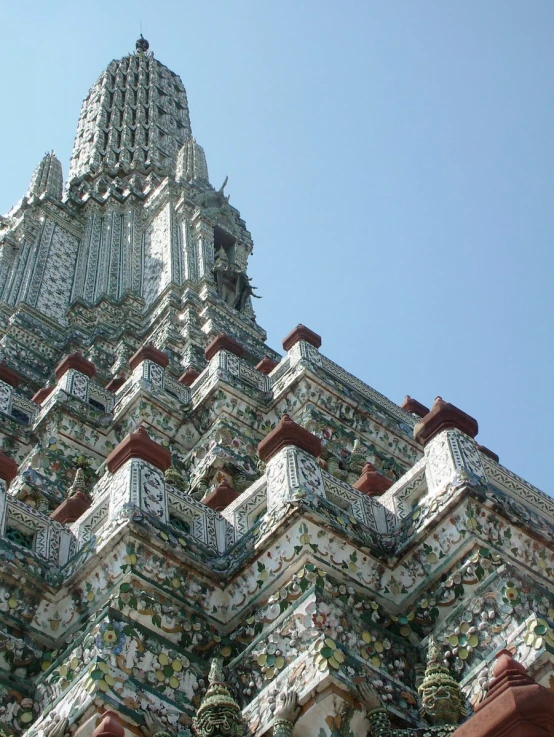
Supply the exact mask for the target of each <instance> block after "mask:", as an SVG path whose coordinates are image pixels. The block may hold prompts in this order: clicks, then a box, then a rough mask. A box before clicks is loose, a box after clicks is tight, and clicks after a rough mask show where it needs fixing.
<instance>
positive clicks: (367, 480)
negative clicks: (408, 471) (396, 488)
mask: <svg viewBox="0 0 554 737" xmlns="http://www.w3.org/2000/svg"><path fill="white" fill-rule="evenodd" d="M392 484H393V482H392V481H391V480H390V479H388V478H387V477H386V476H383V474H382V473H380V472H379V471H378V470H377V469H376V468H375V466H374V465H373V464H372V463H366V464H365V466H364V467H363V469H362V475H361V476H360V478H359V479H358V480H357V481H356V483H355V484H354V488H355V489H357V490H358V491H362V492H363V493H364V494H367V495H368V496H381V494H384V493H385V491H387V489H390V487H391V486H392Z"/></svg>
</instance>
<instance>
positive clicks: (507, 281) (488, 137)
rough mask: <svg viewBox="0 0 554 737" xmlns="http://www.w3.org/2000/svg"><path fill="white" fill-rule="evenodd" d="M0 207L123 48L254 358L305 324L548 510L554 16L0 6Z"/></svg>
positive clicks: (252, 3) (377, 7) (288, 6)
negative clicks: (240, 264) (189, 185)
mask: <svg viewBox="0 0 554 737" xmlns="http://www.w3.org/2000/svg"><path fill="white" fill-rule="evenodd" d="M1 17H2V42H1V43H2V58H3V62H2V67H1V72H0V79H1V87H0V90H1V109H2V115H1V116H0V137H1V138H0V140H1V141H2V145H1V146H0V175H1V176H0V212H6V211H7V210H8V209H9V208H10V207H11V206H12V205H13V204H14V203H15V202H16V201H17V200H18V199H19V198H20V197H21V196H22V195H23V194H24V193H25V191H26V188H27V186H28V182H29V179H30V176H31V173H32V170H33V168H34V166H35V164H36V163H37V161H38V160H39V159H40V158H41V157H42V155H43V154H44V152H45V151H47V150H50V149H52V148H53V149H55V150H56V152H57V154H58V155H59V156H60V158H61V160H62V163H63V165H64V173H65V174H67V170H68V162H69V156H70V152H71V146H72V142H73V135H74V132H75V128H76V123H77V118H78V114H79V109H80V105H81V101H82V100H83V98H84V97H85V96H86V93H87V91H88V89H89V87H90V86H91V85H92V83H93V82H94V81H95V80H96V78H97V77H98V76H99V74H100V73H101V72H102V71H103V69H104V67H105V66H106V65H107V64H108V63H109V61H110V60H111V59H113V58H119V57H121V56H124V55H125V54H126V53H128V52H130V51H132V50H133V49H134V42H135V40H136V38H137V36H138V33H139V30H140V23H141V22H142V29H143V32H144V36H145V37H146V38H147V39H148V40H149V41H150V48H151V50H153V51H154V53H155V55H156V57H157V58H158V59H159V60H160V61H162V62H163V63H164V64H166V65H167V66H168V67H169V68H170V69H172V70H173V71H174V72H176V73H177V74H179V75H180V76H181V77H182V79H183V81H184V83H185V87H186V88H187V92H188V97H189V105H190V111H191V119H192V126H193V131H194V134H195V136H196V138H197V140H198V141H199V143H201V144H202V145H203V146H204V148H205V150H206V154H207V156H208V165H209V168H210V175H211V180H212V183H213V184H214V185H215V186H216V187H219V186H220V185H221V183H222V181H223V179H224V177H225V175H226V174H228V175H229V184H228V187H227V190H226V192H227V193H229V194H230V195H231V203H232V204H234V205H235V206H236V207H238V209H239V210H240V211H241V214H242V216H243V217H244V218H245V220H246V223H247V226H248V227H249V229H250V230H251V232H252V235H253V238H254V243H255V251H254V256H253V258H252V259H251V266H250V270H251V274H252V275H253V277H254V282H253V283H255V284H256V285H257V286H258V288H259V293H260V294H262V295H263V297H264V299H263V300H260V301H257V302H256V304H255V307H256V309H257V314H258V319H259V321H260V323H261V324H262V325H263V326H264V327H265V328H266V329H267V331H268V342H269V343H270V344H271V345H272V346H273V347H275V348H277V349H279V348H280V343H281V339H282V337H283V336H284V335H286V333H288V332H289V330H290V329H291V328H292V327H294V326H295V325H296V324H297V323H299V322H302V323H304V324H306V325H308V326H309V327H310V328H312V329H313V330H316V331H317V332H319V333H320V334H321V335H322V337H323V346H322V351H323V352H324V353H325V354H326V355H327V356H329V357H330V358H332V359H333V360H335V361H336V362H337V363H339V364H341V365H342V366H343V367H344V368H346V369H347V370H349V371H351V372H352V373H354V374H356V375H357V376H358V377H360V378H361V379H362V380H364V381H366V382H367V383H368V384H370V385H371V386H373V387H375V388H376V389H378V390H379V391H381V392H383V393H384V394H386V395H387V396H389V397H390V398H391V399H393V400H395V401H396V402H401V401H402V399H403V397H404V395H405V394H406V393H408V394H411V395H412V396H413V397H415V398H417V399H418V400H420V401H421V402H423V403H425V404H427V405H428V406H429V405H430V404H431V403H432V402H433V399H434V397H435V396H436V395H437V394H440V395H441V396H442V397H443V398H444V399H446V400H448V401H450V402H453V403H454V404H456V405H458V406H459V407H460V408H461V409H463V410H465V411H466V412H468V413H470V414H471V415H473V416H474V417H476V418H477V420H478V422H479V426H480V432H479V436H478V439H479V441H480V442H481V443H483V444H484V445H487V446H488V447H490V448H492V449H493V450H495V451H496V452H497V453H498V454H499V455H500V461H501V462H503V463H504V464H505V465H506V466H507V467H508V468H510V469H511V470H513V471H514V472H516V473H518V474H520V475H522V476H523V477H525V478H526V479H528V480H529V481H531V482H532V483H534V484H536V485H537V486H539V487H540V488H542V489H544V490H545V491H547V492H548V493H550V494H553V493H554V484H553V482H552V472H551V468H552V455H551V454H552V445H553V432H552V420H553V416H554V389H553V386H552V363H553V358H554V356H553V348H552V339H553V296H552V278H553V260H554V259H553V255H552V254H553V245H554V222H553V207H552V203H553V199H554V181H553V176H554V175H553V173H554V142H553V136H552V132H553V131H554V89H553V88H554V83H553V80H554V44H553V43H552V38H553V30H554V28H553V26H554V3H552V1H551V0H547V1H542V0H533V2H521V0H518V1H517V2H515V1H514V0H486V2H476V1H474V2H467V1H465V2H454V1H451V2H444V0H435V1H434V2H429V1H425V0H418V2H414V1H413V0H410V1H409V2H407V1H406V2H394V1H389V0H382V1H381V2H371V1H370V0H342V2H339V0H335V1H334V2H331V1H329V0H301V2H298V0H295V1H293V0H281V1H280V2H269V1H268V0H219V1H215V0H214V1H211V0H203V1H202V2H196V3H193V2H187V1H185V0H167V1H164V0H157V1H156V2H153V1H152V0H149V1H148V2H145V1H144V0H133V2H128V1H127V0H117V1H114V0H110V2H107V1H106V0H96V1H95V2H94V3H84V2H83V3H79V2H75V1H73V2H61V1H59V0H50V1H49V2H42V1H41V2H29V1H25V0H20V1H19V2H18V3H8V2H6V1H4V3H3V4H2V16H1Z"/></svg>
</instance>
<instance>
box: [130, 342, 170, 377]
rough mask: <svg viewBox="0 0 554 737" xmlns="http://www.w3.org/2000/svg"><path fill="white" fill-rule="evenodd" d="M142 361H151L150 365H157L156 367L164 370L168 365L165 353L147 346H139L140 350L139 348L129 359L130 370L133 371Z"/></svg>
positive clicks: (167, 357)
mask: <svg viewBox="0 0 554 737" xmlns="http://www.w3.org/2000/svg"><path fill="white" fill-rule="evenodd" d="M142 361H152V363H157V364H158V366H161V367H162V368H165V367H166V366H167V364H168V363H169V356H168V355H167V353H164V352H163V351H160V350H158V349H157V348H155V347H154V346H153V345H150V344H147V345H143V346H141V348H139V349H138V351H137V352H136V353H134V354H133V355H132V356H131V358H130V359H129V366H130V367H131V370H133V371H134V370H135V369H136V367H137V366H138V365H139V363H141V362H142Z"/></svg>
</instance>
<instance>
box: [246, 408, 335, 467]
mask: <svg viewBox="0 0 554 737" xmlns="http://www.w3.org/2000/svg"><path fill="white" fill-rule="evenodd" d="M287 445H294V446H296V447H297V448H300V449H301V450H305V451H306V453H310V455H313V456H315V457H316V458H317V457H318V456H319V455H321V440H320V439H319V438H318V437H317V436H316V435H313V434H312V433H311V432H310V431H309V430H306V429H305V428H303V427H301V426H300V425H298V424H297V423H296V422H294V420H292V419H291V418H290V417H289V416H288V415H283V417H282V418H281V421H280V422H279V424H278V425H277V426H276V427H274V428H273V430H272V431H271V432H270V433H269V434H268V435H266V437H265V438H264V439H263V440H262V441H261V442H260V443H259V445H258V456H259V458H260V460H262V461H263V462H264V463H267V462H268V461H269V459H270V458H273V456H274V455H275V454H276V453H278V452H279V451H280V450H282V449H283V448H285V447H286V446H287Z"/></svg>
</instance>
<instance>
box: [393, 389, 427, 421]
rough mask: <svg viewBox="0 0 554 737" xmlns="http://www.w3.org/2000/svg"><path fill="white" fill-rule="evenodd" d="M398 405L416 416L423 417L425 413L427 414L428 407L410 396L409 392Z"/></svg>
mask: <svg viewBox="0 0 554 737" xmlns="http://www.w3.org/2000/svg"><path fill="white" fill-rule="evenodd" d="M400 406H401V407H402V409H405V410H406V412H411V413H412V414H413V415H417V416H418V417H425V415H426V414H429V407H426V406H425V405H424V404H421V402H418V401H417V399H414V398H413V397H410V395H409V394H406V396H405V398H404V401H403V402H402V404H401V405H400Z"/></svg>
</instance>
